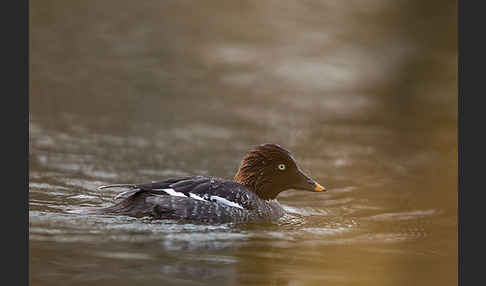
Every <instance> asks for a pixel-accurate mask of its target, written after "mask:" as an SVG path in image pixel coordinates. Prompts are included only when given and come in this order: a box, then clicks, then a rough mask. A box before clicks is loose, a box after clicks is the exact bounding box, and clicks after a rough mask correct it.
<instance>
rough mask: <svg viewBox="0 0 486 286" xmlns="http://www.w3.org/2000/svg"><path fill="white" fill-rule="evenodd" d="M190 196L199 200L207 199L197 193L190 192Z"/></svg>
mask: <svg viewBox="0 0 486 286" xmlns="http://www.w3.org/2000/svg"><path fill="white" fill-rule="evenodd" d="M189 196H190V197H191V198H193V199H195V200H199V201H205V199H204V198H201V197H200V196H198V195H196V194H193V193H189Z"/></svg>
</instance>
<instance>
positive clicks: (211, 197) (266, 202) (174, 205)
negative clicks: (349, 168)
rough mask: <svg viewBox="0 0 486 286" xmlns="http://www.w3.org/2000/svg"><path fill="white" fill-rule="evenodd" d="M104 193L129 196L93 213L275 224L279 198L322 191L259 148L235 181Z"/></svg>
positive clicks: (283, 153) (288, 160) (169, 183)
mask: <svg viewBox="0 0 486 286" xmlns="http://www.w3.org/2000/svg"><path fill="white" fill-rule="evenodd" d="M106 188H128V190H127V191H125V192H122V193H120V194H119V195H117V196H116V197H115V198H116V199H117V198H123V199H122V200H121V201H120V202H118V203H116V204H114V205H112V206H109V207H105V208H100V209H96V210H94V211H92V212H91V213H97V214H123V215H132V216H152V217H154V218H157V219H175V220H189V221H199V222H205V223H227V222H250V221H274V220H277V219H278V218H280V217H281V216H283V215H284V213H285V211H284V209H283V208H282V206H281V205H280V204H279V203H278V201H277V200H276V198H277V196H278V194H280V193H281V192H283V191H286V190H289V189H297V190H306V191H312V192H322V191H326V189H325V188H324V187H323V186H321V185H320V184H318V183H316V182H315V181H314V180H313V179H311V178H310V177H309V176H308V175H306V174H305V173H304V172H303V171H302V170H301V169H300V168H299V166H297V162H296V161H295V159H294V157H293V156H292V154H291V153H290V152H289V151H288V150H286V149H285V148H283V147H281V146H279V145H277V144H262V145H259V146H256V147H255V148H253V149H252V150H250V151H249V152H248V153H247V154H246V155H245V157H244V158H243V160H242V161H241V164H240V167H239V168H238V171H237V173H236V175H235V177H234V178H233V180H227V179H222V178H216V177H206V176H187V177H180V178H170V179H167V180H164V181H158V182H152V183H146V184H116V185H106V186H101V187H99V188H98V189H106Z"/></svg>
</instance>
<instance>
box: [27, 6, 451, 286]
mask: <svg viewBox="0 0 486 286" xmlns="http://www.w3.org/2000/svg"><path fill="white" fill-rule="evenodd" d="M435 2H436V1H432V2H430V3H427V4H425V3H422V2H421V1H407V2H406V3H399V2H395V1H367V2H366V4H365V3H361V1H349V2H348V1H346V2H343V1H342V2H338V1H326V2H324V1H300V2H295V3H287V2H285V3H283V2H281V1H265V2H262V1H245V2H241V3H238V4H235V3H233V4H229V3H224V5H223V3H221V2H216V1H204V2H200V3H199V2H198V3H196V2H189V1H143V2H136V3H135V2H133V1H102V2H99V1H83V2H79V3H73V2H65V1H58V0H50V1H31V2H30V3H31V4H30V5H31V6H30V19H31V23H30V25H31V31H30V33H31V37H30V38H31V48H30V50H31V57H30V60H31V63H30V80H31V95H30V98H29V101H30V121H29V171H30V172H29V246H30V249H29V256H30V261H29V262H30V267H29V271H30V273H29V276H30V277H29V278H30V282H31V284H32V285H86V284H90V285H134V284H136V285H176V284H178V285H441V286H442V285H456V284H457V140H456V134H457V129H456V126H457V124H456V122H457V116H456V110H457V96H456V95H457V92H456V90H457V89H456V83H457V76H456V71H457V65H456V60H457V55H456V54H457V51H456V37H455V35H456V26H455V23H456V21H455V7H456V6H455V2H451V3H444V2H443V1H441V2H440V3H441V5H440V6H437V5H435ZM267 142H272V143H278V144H281V145H282V146H285V147H287V148H288V149H290V150H291V151H292V153H293V155H294V157H295V158H296V159H297V161H298V162H299V163H300V165H301V167H302V168H303V169H304V170H305V171H306V172H307V173H309V174H310V175H311V176H312V177H313V178H315V179H316V181H318V182H319V183H321V184H322V185H324V186H326V187H327V189H328V190H329V191H328V192H326V193H310V192H299V191H294V190H292V191H288V192H285V193H282V194H281V196H279V201H280V202H281V204H283V205H284V207H285V209H286V210H287V212H288V213H287V215H286V216H285V217H284V218H282V219H281V220H280V221H278V222H275V223H258V224H255V223H252V224H223V225H204V224H195V223H183V222H176V221H168V220H163V221H160V220H152V219H151V218H148V217H146V218H132V217H128V216H95V215H90V216H87V215H79V214H75V213H72V211H73V210H76V209H79V208H84V207H93V206H100V207H101V206H107V205H110V204H111V203H113V198H114V196H116V195H117V190H110V189H107V190H103V191H98V190H97V189H96V188H97V187H98V186H100V185H103V184H110V183H133V182H135V183H140V182H147V181H152V180H161V179H165V178H169V177H174V176H185V175H197V174H201V175H213V176H219V177H224V178H232V177H233V175H234V173H235V172H236V170H237V168H238V165H239V163H240V161H241V159H242V157H243V156H244V154H245V152H246V151H247V150H248V149H250V148H251V147H252V146H254V145H256V144H261V143H267Z"/></svg>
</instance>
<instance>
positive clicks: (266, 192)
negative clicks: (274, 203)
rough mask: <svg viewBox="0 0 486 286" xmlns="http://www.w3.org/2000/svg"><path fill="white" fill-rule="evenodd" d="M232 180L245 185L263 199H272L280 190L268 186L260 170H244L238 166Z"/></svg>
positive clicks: (268, 183)
mask: <svg viewBox="0 0 486 286" xmlns="http://www.w3.org/2000/svg"><path fill="white" fill-rule="evenodd" d="M233 180H234V181H235V182H236V183H238V184H241V185H243V186H245V187H246V188H247V189H248V190H249V191H251V192H253V193H255V194H257V196H258V197H259V198H260V199H263V200H273V199H275V198H277V195H278V194H279V193H280V192H281V191H277V190H273V189H272V188H271V187H270V186H271V184H270V182H269V181H267V180H265V177H264V176H263V174H260V172H245V171H244V170H241V168H240V169H239V170H238V172H237V173H236V175H235V177H234V179H233Z"/></svg>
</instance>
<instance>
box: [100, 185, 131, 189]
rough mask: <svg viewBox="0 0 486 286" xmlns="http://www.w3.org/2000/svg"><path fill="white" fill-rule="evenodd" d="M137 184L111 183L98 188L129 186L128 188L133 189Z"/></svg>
mask: <svg viewBox="0 0 486 286" xmlns="http://www.w3.org/2000/svg"><path fill="white" fill-rule="evenodd" d="M136 187H137V185H135V184H113V185H104V186H99V187H98V190H102V189H109V188H130V189H135V188H136Z"/></svg>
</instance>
